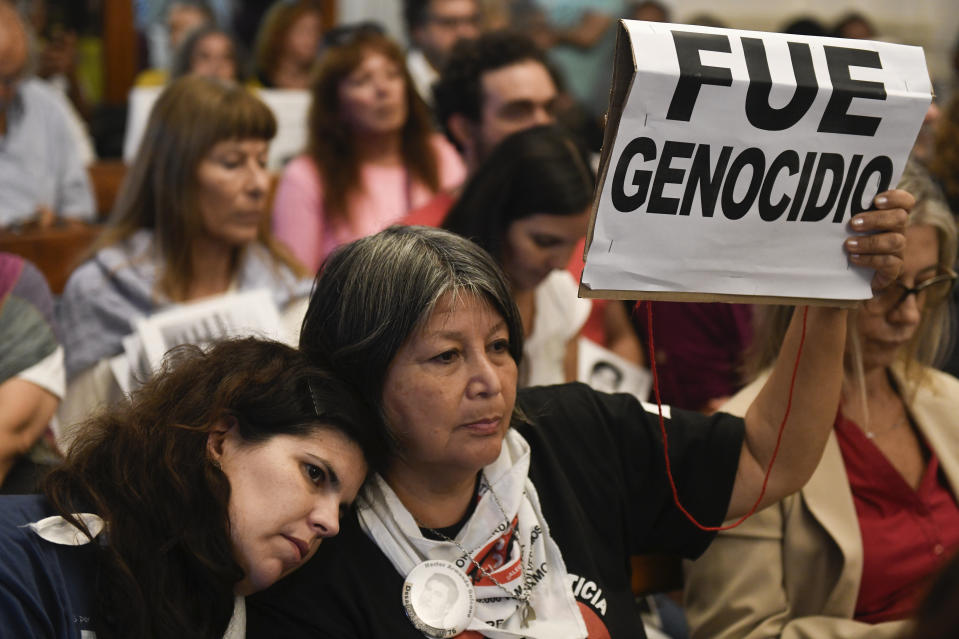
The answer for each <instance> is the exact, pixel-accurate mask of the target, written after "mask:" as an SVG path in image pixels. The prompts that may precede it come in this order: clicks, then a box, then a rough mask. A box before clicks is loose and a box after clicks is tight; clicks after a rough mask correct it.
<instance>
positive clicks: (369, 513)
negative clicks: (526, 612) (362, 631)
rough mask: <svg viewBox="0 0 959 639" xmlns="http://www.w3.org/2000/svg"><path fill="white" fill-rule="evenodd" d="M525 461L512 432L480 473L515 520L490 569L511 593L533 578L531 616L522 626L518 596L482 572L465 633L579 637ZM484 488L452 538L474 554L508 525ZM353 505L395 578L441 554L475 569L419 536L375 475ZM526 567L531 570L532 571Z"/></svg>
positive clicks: (453, 549)
mask: <svg viewBox="0 0 959 639" xmlns="http://www.w3.org/2000/svg"><path fill="white" fill-rule="evenodd" d="M529 459H530V448H529V444H528V443H527V442H526V440H525V439H523V437H522V435H520V434H519V433H517V432H516V431H515V430H512V429H510V430H509V431H508V432H507V434H506V438H505V440H504V442H503V448H502V450H501V451H500V455H499V457H498V458H497V459H496V461H494V462H493V463H492V464H490V465H489V466H487V467H486V468H485V469H483V474H484V475H485V477H486V481H487V482H488V484H489V486H490V490H492V491H493V492H494V493H495V496H496V497H498V498H499V500H500V503H501V504H502V507H503V511H505V513H506V515H507V516H508V517H509V519H510V521H512V520H513V519H514V518H517V517H518V521H519V524H518V526H517V527H516V531H515V533H514V534H515V535H516V536H517V541H519V542H520V543H514V544H513V545H512V551H511V553H510V556H509V557H508V558H507V559H506V562H505V563H504V564H503V565H502V566H500V567H499V568H495V569H493V570H491V571H490V572H492V574H493V576H494V577H496V581H498V582H499V583H500V584H502V585H503V586H504V587H505V588H507V589H509V590H510V591H516V590H517V589H519V588H520V587H521V586H522V585H523V584H524V581H523V575H524V574H526V575H527V579H531V578H535V579H536V580H537V581H536V583H535V585H533V584H531V585H532V594H531V596H530V600H529V601H530V604H531V605H532V607H533V608H534V609H535V611H536V619H535V620H532V621H530V622H529V626H528V627H526V628H521V627H520V616H521V615H520V614H514V613H516V611H517V610H518V608H519V600H518V599H516V598H512V597H507V595H506V593H504V592H503V590H502V589H501V588H500V587H499V586H497V585H496V584H495V583H492V582H491V580H490V579H489V578H488V577H486V576H485V575H482V573H480V575H481V578H480V581H479V582H478V583H477V584H476V585H475V587H474V590H475V592H476V604H477V605H476V614H475V615H474V616H473V619H472V620H471V621H470V624H469V626H468V630H474V631H476V632H479V633H480V634H482V635H484V636H486V637H491V638H492V639H513V638H515V637H531V638H535V639H547V638H548V639H584V638H585V637H586V624H585V623H584V622H583V618H582V616H581V615H580V613H579V606H578V604H577V603H576V599H575V598H574V597H573V593H572V590H571V589H570V588H569V586H568V585H567V580H566V564H565V563H564V562H563V556H562V554H561V553H560V550H559V547H558V546H557V545H556V542H555V541H553V538H552V536H550V534H549V526H547V524H546V520H545V519H544V518H543V513H542V509H541V508H540V503H539V496H538V495H537V493H536V488H535V487H534V486H533V482H531V481H530V480H529V478H528V477H527V473H528V471H529ZM488 493H489V490H485V487H483V488H481V490H480V499H479V502H478V503H477V504H476V509H475V510H474V512H473V514H472V515H471V516H470V518H469V521H467V522H466V525H465V526H463V528H462V530H460V532H459V534H458V535H457V536H456V541H457V542H458V543H459V544H460V546H462V547H463V548H465V549H466V550H467V551H469V552H470V553H471V555H472V556H473V557H474V558H475V557H476V554H477V553H476V551H477V550H480V549H483V548H486V547H488V546H490V545H491V544H493V543H495V542H496V541H497V540H498V539H499V538H500V537H501V536H502V535H503V533H504V532H505V530H506V527H507V522H506V521H504V519H503V512H502V511H501V510H500V506H499V504H497V503H496V499H495V498H491V497H492V496H491V495H489V494H488ZM358 503H359V507H358V515H359V520H360V525H362V526H363V530H364V531H366V534H367V535H368V536H369V537H370V538H371V539H372V540H373V541H374V542H375V543H376V545H377V546H379V548H380V550H381V551H383V553H384V554H385V555H386V556H387V558H389V560H390V562H391V563H392V564H393V566H394V567H395V568H396V570H397V571H398V572H399V573H400V574H401V575H404V576H405V575H408V574H409V573H410V571H412V570H413V568H414V567H415V566H417V565H418V564H420V563H422V562H423V561H426V560H428V559H444V560H446V561H450V562H452V563H453V564H455V565H456V566H458V567H459V568H460V569H462V570H463V571H464V572H474V571H476V566H475V565H474V564H473V563H472V561H470V559H469V558H467V557H465V556H464V555H463V552H462V551H461V550H460V549H459V548H458V547H457V546H456V544H453V543H450V542H448V541H434V540H432V539H427V538H426V537H424V536H423V534H422V533H421V532H420V527H419V525H418V524H417V523H416V521H415V520H414V519H413V516H412V515H411V514H410V512H409V511H408V510H407V509H406V507H405V506H403V504H402V502H400V500H399V498H398V497H397V496H396V493H394V492H393V489H392V488H390V487H389V485H388V484H387V483H386V481H385V480H384V479H383V478H382V477H381V476H380V475H376V476H375V477H374V478H373V480H372V481H370V482H369V483H368V485H367V487H366V488H365V489H364V491H363V493H362V495H361V496H360V499H359V501H358ZM534 533H535V538H534ZM521 553H522V556H520V555H521ZM519 565H522V566H523V569H522V570H517V567H518V566H519ZM527 566H532V567H533V570H532V572H530V571H529V570H528V568H527ZM477 572H478V571H477ZM510 576H512V577H510ZM399 596H400V593H397V597H399ZM500 619H505V620H506V621H504V622H503V623H502V625H501V626H500V627H498V628H497V627H494V626H491V625H489V624H488V623H487V622H495V621H496V620H500Z"/></svg>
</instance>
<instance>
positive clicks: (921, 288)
mask: <svg viewBox="0 0 959 639" xmlns="http://www.w3.org/2000/svg"><path fill="white" fill-rule="evenodd" d="M956 277H957V276H956V272H955V271H953V270H952V269H946V272H945V273H940V274H939V275H936V276H935V277H930V278H929V279H927V280H924V281H922V282H919V283H918V284H916V285H915V286H906V285H905V284H903V283H902V282H900V281H899V280H896V281H895V282H893V284H891V285H890V286H888V287H886V289H885V290H883V291H882V292H881V293H879V294H878V295H875V296H874V297H873V298H872V299H870V300H867V301H866V303H865V307H866V310H868V311H870V312H872V313H889V312H890V311H893V310H895V309H897V308H899V306H900V305H901V304H902V303H903V302H905V301H906V298H907V297H909V296H910V295H915V296H916V304H917V305H918V306H919V307H920V308H926V307H931V306H935V305H936V304H938V303H940V302H942V301H943V300H944V299H946V297H948V295H949V293H950V292H952V287H953V285H955V283H956Z"/></svg>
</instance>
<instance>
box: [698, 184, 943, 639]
mask: <svg viewBox="0 0 959 639" xmlns="http://www.w3.org/2000/svg"><path fill="white" fill-rule="evenodd" d="M900 188H903V189H907V190H909V191H910V192H911V193H913V194H914V195H915V196H916V201H917V203H916V206H915V207H914V208H913V211H912V214H911V215H910V218H909V223H908V224H909V225H908V226H907V227H906V233H905V234H906V249H905V253H904V270H903V272H902V274H901V275H900V277H899V279H898V280H897V282H896V284H894V285H893V286H890V287H888V288H887V289H885V290H884V291H883V292H882V293H881V294H878V295H877V296H876V297H873V298H872V299H871V300H869V301H868V302H866V303H864V304H863V305H862V308H860V309H859V311H858V313H857V314H856V316H855V319H854V320H852V321H850V329H849V338H848V339H847V342H846V344H847V345H846V357H845V374H844V378H843V387H842V400H841V404H840V408H839V411H838V414H837V415H836V421H835V426H834V430H833V434H832V435H831V436H830V438H829V441H828V443H827V445H826V449H825V453H824V454H823V458H822V461H821V462H820V464H819V467H818V468H817V469H816V472H815V473H814V474H813V476H812V478H811V479H810V480H809V482H808V483H807V484H806V486H805V487H803V488H802V490H800V491H799V492H798V493H796V494H794V495H791V496H790V497H787V498H786V499H784V500H783V501H782V502H780V503H779V504H776V505H774V506H773V507H771V508H768V509H766V510H764V511H762V512H760V513H758V514H757V515H756V516H754V517H752V518H751V519H750V520H748V521H747V522H746V523H745V524H743V525H742V526H740V527H738V528H734V529H732V530H729V531H727V532H724V533H721V534H720V535H719V537H717V539H716V540H715V541H714V542H713V544H712V546H710V548H709V550H707V552H706V553H705V554H704V555H703V556H702V557H701V558H700V559H698V560H697V561H696V562H695V563H691V564H688V565H687V568H688V569H687V575H686V605H687V613H688V616H689V621H690V624H691V626H692V629H693V633H692V634H693V637H709V638H711V639H712V638H721V637H736V638H750V639H756V638H758V637H783V638H786V637H789V638H794V639H798V638H812V637H815V638H817V639H819V638H822V639H829V638H838V637H842V638H843V639H856V638H859V637H863V638H864V637H869V638H870V639H872V638H876V637H878V638H880V639H881V638H885V637H896V636H900V635H901V634H902V633H903V631H904V629H905V628H906V627H907V623H908V621H907V620H908V619H909V618H910V617H911V616H912V615H913V612H914V611H915V609H916V605H917V604H918V602H919V599H920V597H921V595H922V593H923V592H924V590H925V588H926V586H927V583H928V581H929V580H930V578H931V577H932V576H933V575H935V573H936V572H937V571H938V570H939V568H940V567H941V566H942V565H943V564H944V563H945V561H946V560H947V559H948V558H949V557H950V556H951V555H952V554H954V553H955V552H956V550H957V549H959V506H957V503H956V496H957V494H959V428H956V416H957V415H959V380H956V379H955V378H954V377H952V376H950V375H947V374H945V373H942V372H940V371H938V370H935V369H934V368H932V367H931V366H932V365H933V364H934V363H935V362H936V360H937V358H938V357H940V356H941V355H942V354H943V351H945V350H946V348H947V347H948V344H947V342H948V341H949V340H948V336H949V333H948V328H949V305H948V303H947V302H946V298H947V297H948V296H949V292H950V291H951V289H952V286H953V284H954V282H955V280H956V274H955V272H954V271H953V270H952V266H953V264H954V263H955V260H956V227H955V222H954V221H953V218H952V215H951V214H950V212H949V209H948V208H947V207H946V206H945V204H944V203H943V202H942V200H941V199H940V198H939V197H938V196H937V193H936V191H935V187H934V186H933V185H932V184H931V182H929V180H928V178H926V177H924V176H922V175H918V174H913V173H911V172H909V173H907V176H906V178H904V180H903V183H902V184H900ZM791 310H792V309H790V308H778V309H771V310H770V311H769V312H767V313H766V317H765V318H764V319H763V320H760V326H759V330H758V334H757V340H756V344H757V345H758V348H759V349H769V350H768V352H770V353H771V352H773V351H772V350H771V349H772V348H773V347H774V345H775V344H776V343H777V342H778V341H779V339H781V336H782V327H785V325H786V321H788V316H789V314H790V313H791ZM753 355H754V356H755V357H754V359H755V362H754V364H756V366H757V368H755V370H759V368H758V367H760V366H762V365H763V364H767V365H768V362H769V360H768V356H767V355H766V354H765V353H763V352H759V351H757V352H755V353H754V354H753ZM763 377H764V376H760V379H759V380H757V381H756V382H754V383H753V384H752V385H750V386H747V387H746V388H745V389H743V391H741V392H740V393H739V394H738V395H737V396H735V397H734V398H733V399H732V400H731V401H730V403H728V404H726V405H725V406H724V407H723V410H724V411H728V412H731V413H733V414H742V411H743V410H744V409H745V407H747V406H748V405H749V402H750V401H751V397H752V396H754V395H755V393H756V391H757V389H758V388H759V385H760V384H761V383H762V378H763ZM786 452H787V453H788V451H786Z"/></svg>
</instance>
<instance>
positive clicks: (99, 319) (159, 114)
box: [58, 76, 310, 427]
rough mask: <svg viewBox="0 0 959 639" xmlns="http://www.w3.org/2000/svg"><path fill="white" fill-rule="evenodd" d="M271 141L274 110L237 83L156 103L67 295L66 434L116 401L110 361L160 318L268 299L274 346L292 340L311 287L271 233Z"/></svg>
mask: <svg viewBox="0 0 959 639" xmlns="http://www.w3.org/2000/svg"><path fill="white" fill-rule="evenodd" d="M275 133H276V120H275V119H274V117H273V114H272V113H271V112H270V110H269V108H268V107H267V106H266V105H265V104H263V102H261V101H260V100H259V99H258V98H256V97H255V96H254V95H252V94H251V93H250V92H249V91H247V90H246V89H244V88H243V87H241V86H239V85H236V84H233V83H224V82H221V81H217V80H211V79H206V78H200V77H195V76H188V77H184V78H180V79H179V80H177V81H176V82H174V83H173V84H171V85H170V86H169V87H168V88H167V89H166V90H165V91H164V93H163V94H162V95H161V96H160V98H159V99H158V100H157V103H156V105H155V106H154V108H153V111H152V112H151V114H150V120H149V124H148V125H147V131H146V134H145V137H144V139H143V143H142V144H141V146H140V150H139V153H138V155H137V158H136V161H135V162H134V164H133V166H132V167H131V168H130V171H129V173H128V174H127V177H126V180H125V182H124V184H123V187H122V188H121V192H120V195H119V197H118V199H117V204H116V206H115V208H114V210H113V214H112V216H111V219H110V220H109V222H108V224H107V228H106V230H105V231H104V233H103V234H102V235H101V237H100V238H99V239H98V240H97V242H96V244H95V245H94V247H93V249H92V250H91V257H90V259H88V260H87V261H86V262H84V263H83V264H82V265H80V266H79V267H78V268H77V270H76V271H75V272H74V273H73V275H72V276H71V277H70V280H69V281H68V282H67V285H66V288H65V290H64V293H63V299H62V303H61V305H60V308H59V316H58V319H59V322H60V326H61V328H62V330H63V333H64V346H65V351H66V368H67V383H68V388H67V396H66V398H65V400H64V402H63V404H62V405H61V412H60V417H61V423H62V425H63V426H64V427H69V425H70V424H73V423H75V422H77V421H82V420H84V419H86V417H88V416H89V414H90V412H91V410H92V409H94V408H96V407H97V406H98V405H101V404H103V403H108V402H110V401H112V400H114V399H115V398H116V397H117V396H118V395H119V394H120V393H119V391H120V387H119V386H118V384H117V383H116V380H115V378H114V373H113V372H112V370H111V366H110V362H109V360H110V359H111V358H114V357H116V356H117V355H120V354H122V353H123V352H124V346H123V339H124V338H125V337H126V336H128V335H130V334H131V333H132V332H133V331H134V326H135V322H136V321H137V320H138V319H141V318H146V317H149V316H151V315H153V314H155V313H157V312H158V311H162V310H166V309H169V308H172V307H175V306H176V305H179V304H183V303H185V302H192V301H195V300H200V299H204V298H213V297H215V296H222V295H224V294H225V293H228V292H238V293H239V292H247V291H254V290H265V291H267V292H268V294H269V297H270V298H271V299H272V302H273V303H274V304H275V306H276V310H277V311H278V312H280V313H281V314H282V315H281V317H282V319H283V321H282V322H281V323H282V324H283V327H282V330H280V331H278V332H279V333H280V334H277V335H270V337H276V338H281V339H287V340H293V339H295V338H296V335H297V334H298V326H299V320H300V318H301V317H302V314H303V312H304V310H305V302H306V296H307V295H308V294H309V291H310V280H309V279H307V278H306V277H305V275H306V272H305V270H304V269H303V267H302V266H301V265H299V264H298V263H297V262H296V260H295V259H294V258H293V257H292V256H290V255H289V253H288V252H287V251H286V250H285V249H283V248H282V247H281V246H280V245H279V244H278V243H277V242H275V241H274V240H273V238H272V236H271V234H270V227H269V219H268V215H267V212H268V199H269V192H270V176H269V174H268V173H267V170H266V158H267V151H268V147H269V142H270V139H271V138H272V137H273V136H274V135H275ZM171 345H172V344H168V346H171Z"/></svg>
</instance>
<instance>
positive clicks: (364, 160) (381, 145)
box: [273, 23, 465, 271]
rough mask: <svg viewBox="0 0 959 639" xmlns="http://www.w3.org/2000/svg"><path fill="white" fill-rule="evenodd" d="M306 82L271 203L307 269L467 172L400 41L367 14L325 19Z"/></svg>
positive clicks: (279, 228) (277, 225) (280, 230)
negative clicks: (296, 145)
mask: <svg viewBox="0 0 959 639" xmlns="http://www.w3.org/2000/svg"><path fill="white" fill-rule="evenodd" d="M324 43H325V44H324V48H323V50H322V53H321V55H320V59H319V62H318V63H317V64H318V66H317V69H316V74H315V75H314V78H313V83H312V86H311V89H310V91H311V94H312V104H311V106H310V112H309V120H308V121H309V140H308V141H307V144H306V150H305V153H304V154H303V155H302V156H300V157H298V158H295V159H294V160H293V161H291V162H290V163H289V165H287V167H286V169H285V171H284V173H283V177H282V179H281V180H280V183H279V185H278V187H277V193H276V199H275V200H274V205H273V228H274V230H275V231H276V234H277V237H279V238H280V239H281V240H282V241H283V242H285V243H286V244H287V245H288V246H289V247H290V248H291V249H292V250H293V253H294V254H295V255H296V256H297V258H298V259H300V260H301V261H302V262H303V263H304V264H306V265H307V267H309V268H310V269H311V270H313V271H316V270H318V269H319V266H320V263H321V262H322V261H323V259H324V258H325V257H326V256H327V255H328V254H329V253H330V251H332V250H333V249H334V248H335V247H336V246H339V245H340V244H344V243H346V242H350V241H352V240H355V239H357V238H359V237H363V236H366V235H369V234H371V233H375V232H377V231H380V230H382V229H384V228H386V227H387V226H389V225H390V224H393V223H394V222H396V221H398V220H399V219H400V218H402V217H403V216H404V215H405V214H406V213H408V212H409V211H411V210H412V209H414V208H417V207H419V206H422V205H423V204H425V203H426V202H428V201H429V200H430V198H431V197H432V196H433V195H435V194H436V193H437V192H438V191H439V190H440V189H442V188H450V187H453V186H456V185H458V184H459V183H460V182H461V181H462V180H463V178H464V177H465V169H464V167H463V163H462V161H461V160H460V158H459V155H458V154H457V153H456V151H455V149H453V147H452V146H451V145H450V144H449V142H447V141H446V139H445V138H444V137H443V136H442V135H440V134H438V133H436V132H435V130H434V127H433V122H432V120H431V117H430V114H429V109H428V108H427V106H426V104H425V103H424V102H423V100H422V99H421V98H420V96H419V94H418V93H417V92H416V89H415V87H414V86H413V81H412V79H411V78H410V75H409V72H408V71H407V69H406V62H405V57H404V54H403V51H402V49H400V47H399V45H397V44H396V43H395V42H394V41H393V40H391V39H390V38H388V37H387V36H386V35H384V34H383V32H382V31H381V30H380V28H379V27H378V26H376V25H375V24H372V23H360V24H358V25H347V26H343V27H338V28H336V29H333V30H331V31H329V32H327V34H326V35H325V37H324Z"/></svg>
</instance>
